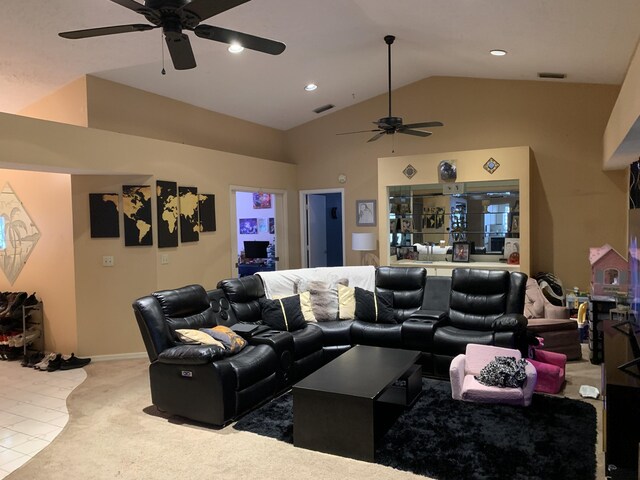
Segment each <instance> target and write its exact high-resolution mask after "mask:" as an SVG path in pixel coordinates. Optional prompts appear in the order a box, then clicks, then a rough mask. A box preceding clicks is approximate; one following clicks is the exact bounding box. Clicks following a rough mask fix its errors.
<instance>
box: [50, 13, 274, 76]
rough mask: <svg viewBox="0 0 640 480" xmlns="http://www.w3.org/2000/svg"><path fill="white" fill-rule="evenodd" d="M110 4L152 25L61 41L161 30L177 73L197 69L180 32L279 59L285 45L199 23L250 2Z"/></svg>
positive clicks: (74, 34) (76, 33)
mask: <svg viewBox="0 0 640 480" xmlns="http://www.w3.org/2000/svg"><path fill="white" fill-rule="evenodd" d="M111 1H112V2H113V3H116V4H118V5H120V6H122V7H125V8H128V9H129V10H131V11H133V12H135V13H138V14H140V15H142V16H144V17H145V18H146V19H147V21H148V22H149V23H151V25H149V24H144V23H142V24H139V23H136V24H131V25H115V26H112V27H98V28H89V29H85V30H73V31H70V32H61V33H59V35H60V36H61V37H62V38H67V39H72V40H77V39H81V38H90V37H100V36H104V35H114V34H119V33H129V32H144V31H147V30H153V29H155V28H162V32H163V33H164V37H165V41H166V43H167V48H168V49H169V54H170V55H171V60H172V62H173V66H174V67H175V69H176V70H188V69H190V68H194V67H195V66H196V60H195V57H194V55H193V50H192V48H191V43H190V41H189V37H188V36H187V35H186V34H185V33H183V30H188V31H192V32H193V33H195V34H196V36H197V37H200V38H205V39H207V40H213V41H216V42H221V43H226V44H229V45H231V46H234V47H235V52H234V53H239V52H240V51H242V50H244V49H245V48H248V49H250V50H256V51H258V52H263V53H268V54H270V55H279V54H281V53H282V52H283V51H284V49H285V48H286V47H285V45H284V43H281V42H277V41H275V40H269V39H267V38H262V37H256V36H254V35H249V34H247V33H241V32H236V31H235V30H227V29H226V28H221V27H214V26H211V25H202V24H201V23H200V22H202V21H204V20H206V19H208V18H211V17H213V16H215V15H218V14H220V13H222V12H225V11H227V10H230V9H232V8H234V7H237V6H238V5H242V4H243V3H247V2H249V1H250V0H146V1H145V3H144V5H142V4H140V3H138V2H136V1H135V0H111ZM230 51H231V47H230Z"/></svg>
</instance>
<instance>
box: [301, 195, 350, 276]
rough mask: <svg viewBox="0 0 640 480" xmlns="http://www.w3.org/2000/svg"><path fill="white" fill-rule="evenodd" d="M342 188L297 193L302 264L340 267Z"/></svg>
mask: <svg viewBox="0 0 640 480" xmlns="http://www.w3.org/2000/svg"><path fill="white" fill-rule="evenodd" d="M343 213H344V189H342V188H340V189H327V190H303V191H301V192H300V228H301V232H300V239H301V248H300V251H301V254H302V258H301V265H302V266H303V267H304V268H309V267H337V266H343V265H344V262H345V258H344V251H345V246H344V214H343Z"/></svg>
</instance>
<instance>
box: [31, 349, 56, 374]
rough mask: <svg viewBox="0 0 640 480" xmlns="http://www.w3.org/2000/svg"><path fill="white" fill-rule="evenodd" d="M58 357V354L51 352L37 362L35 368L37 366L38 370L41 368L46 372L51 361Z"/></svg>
mask: <svg viewBox="0 0 640 480" xmlns="http://www.w3.org/2000/svg"><path fill="white" fill-rule="evenodd" d="M55 358H56V354H55V353H50V354H49V355H47V356H45V357H44V358H43V359H42V361H40V362H38V363H36V364H35V365H34V366H33V368H35V369H36V370H40V371H42V372H46V371H47V367H48V366H49V362H50V361H52V360H54V359H55Z"/></svg>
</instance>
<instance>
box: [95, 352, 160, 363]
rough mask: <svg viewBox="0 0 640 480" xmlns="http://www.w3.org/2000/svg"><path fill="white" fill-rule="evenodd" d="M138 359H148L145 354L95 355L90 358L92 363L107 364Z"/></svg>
mask: <svg viewBox="0 0 640 480" xmlns="http://www.w3.org/2000/svg"><path fill="white" fill-rule="evenodd" d="M139 358H148V357H147V353H146V352H132V353H114V354H111V355H96V356H93V357H91V360H92V361H93V362H107V361H110V360H137V359H139Z"/></svg>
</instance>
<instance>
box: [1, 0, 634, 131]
mask: <svg viewBox="0 0 640 480" xmlns="http://www.w3.org/2000/svg"><path fill="white" fill-rule="evenodd" d="M212 1H216V0H212ZM140 2H142V0H140ZM639 18H640V2H638V1H637V0H615V1H613V2H612V1H611V0H508V1H505V0H454V1H452V0H450V1H444V0H396V1H390V0H252V1H249V2H247V3H245V4H243V5H240V6H238V7H236V8H233V9H231V10H228V11H226V12H224V13H221V14H220V15H217V16H215V17H212V18H210V19H208V20H206V21H205V22H203V23H206V24H209V25H215V26H219V27H224V28H228V29H233V30H239V31H241V32H246V33H250V34H253V35H257V36H262V37H267V38H271V39H275V40H279V41H281V42H283V43H285V44H286V45H287V48H286V50H285V51H284V53H282V54H281V55H279V56H271V55H266V54H262V53H258V52H254V51H249V50H245V51H244V52H243V53H241V54H239V55H233V54H231V53H229V52H228V51H227V49H226V46H225V45H223V44H221V43H217V42H211V41H208V40H205V39H201V38H198V37H196V36H195V35H193V34H192V33H190V34H189V35H190V40H191V45H192V47H193V50H194V53H195V57H196V61H197V64H198V66H197V67H196V68H195V69H191V70H183V71H177V70H174V68H173V66H172V65H171V60H170V58H169V55H168V53H167V52H166V47H164V46H163V40H162V38H161V33H160V31H159V30H153V31H146V32H136V33H126V34H119V35H111V36H106V37H96V38H89V39H83V40H65V39H62V38H60V37H59V36H58V35H57V34H58V32H62V31H68V30H76V29H84V28H92V27H100V26H106V25H118V24H131V23H146V20H145V19H144V17H142V16H140V15H137V14H136V13H134V12H133V11H131V10H128V9H126V8H123V7H121V6H119V5H117V4H116V3H113V2H112V1H110V0H56V1H42V0H11V1H5V2H3V9H2V15H0V32H1V33H0V38H1V45H2V50H1V51H0V110H1V111H5V112H9V113H16V112H18V111H19V110H20V109H22V108H23V107H25V106H27V105H29V104H30V103H32V102H34V101H36V100H38V99H39V98H41V97H43V96H45V95H47V94H48V93H51V92H52V91H54V90H55V89H57V88H59V87H61V86H63V85H65V84H66V83H68V82H70V81H72V80H74V79H76V78H78V77H80V76H82V75H85V74H92V75H96V76H98V77H101V78H104V79H107V80H112V81H115V82H119V83H122V84H125V85H129V86H132V87H136V88H140V89H143V90H147V91H149V92H153V93H156V94H159V95H164V96H167V97H170V98H173V99H176V100H180V101H183V102H187V103H190V104H193V105H197V106H200V107H203V108H206V109H209V110H213V111H216V112H220V113H224V114H228V115H232V116H235V117H238V118H241V119H244V120H249V121H252V122H256V123H258V124H262V125H266V126H270V127H274V128H277V129H285V130H286V129H289V128H292V127H294V126H297V125H300V124H302V123H305V122H307V121H310V120H313V119H314V118H317V116H318V115H317V114H316V113H314V112H313V109H315V108H317V107H320V106H322V105H325V104H333V105H335V108H334V109H333V110H330V111H335V110H337V109H340V108H344V107H347V106H349V105H352V104H354V103H358V102H361V101H363V100H365V99H367V98H371V97H373V96H376V95H379V94H381V93H384V92H385V91H386V88H387V71H386V69H387V59H386V55H387V47H386V45H385V43H384V41H383V37H384V36H385V35H387V34H393V35H395V36H396V37H397V40H396V42H395V44H394V46H393V88H397V87H400V86H402V85H406V84H409V83H412V82H414V81H417V80H420V79H422V78H425V77H429V76H433V75H441V76H466V77H480V78H499V79H514V80H538V76H537V74H538V73H539V72H553V73H556V72H557V73H564V74H566V79H564V80H544V81H562V82H586V83H608V84H621V83H622V80H623V79H624V75H625V72H626V70H627V67H628V64H629V61H630V57H631V55H632V53H633V52H634V50H635V48H636V45H637V42H638V38H639V35H640V29H639V28H638V19H639ZM491 49H503V50H506V51H507V52H508V54H507V55H506V56H504V57H493V56H491V55H489V50H491ZM163 50H164V52H163ZM163 55H164V64H165V69H166V75H162V74H161V70H162V68H163ZM309 82H314V83H316V84H317V85H318V89H317V90H316V91H314V92H305V91H304V89H303V87H304V86H305V85H306V84H307V83H309Z"/></svg>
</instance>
